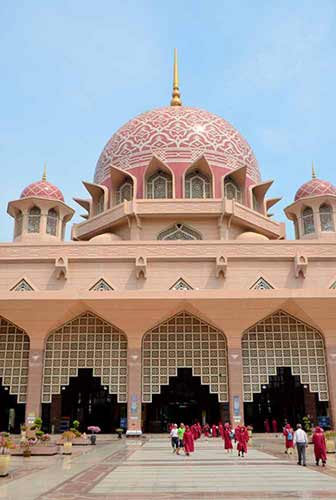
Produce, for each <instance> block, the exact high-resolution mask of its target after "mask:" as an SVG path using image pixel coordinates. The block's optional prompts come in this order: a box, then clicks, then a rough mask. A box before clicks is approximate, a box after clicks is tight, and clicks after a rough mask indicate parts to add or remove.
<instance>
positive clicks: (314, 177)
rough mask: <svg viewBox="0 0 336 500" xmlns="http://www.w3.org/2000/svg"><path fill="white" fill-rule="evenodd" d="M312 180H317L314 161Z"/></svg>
mask: <svg viewBox="0 0 336 500" xmlns="http://www.w3.org/2000/svg"><path fill="white" fill-rule="evenodd" d="M312 179H316V174H315V167H314V162H313V161H312Z"/></svg>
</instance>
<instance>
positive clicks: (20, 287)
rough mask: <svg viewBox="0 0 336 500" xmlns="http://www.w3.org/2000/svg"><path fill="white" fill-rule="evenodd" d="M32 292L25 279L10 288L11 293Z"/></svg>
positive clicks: (32, 289)
mask: <svg viewBox="0 0 336 500" xmlns="http://www.w3.org/2000/svg"><path fill="white" fill-rule="evenodd" d="M13 291H14V292H33V291H34V288H33V287H32V286H31V285H30V284H29V283H28V281H26V280H25V279H22V280H20V281H19V282H18V283H17V284H16V285H14V286H13V288H11V292H13Z"/></svg>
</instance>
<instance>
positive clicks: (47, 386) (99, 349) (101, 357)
mask: <svg viewBox="0 0 336 500" xmlns="http://www.w3.org/2000/svg"><path fill="white" fill-rule="evenodd" d="M42 402H43V403H44V404H43V418H44V420H45V422H46V423H47V424H48V425H49V427H51V426H54V427H55V430H56V431H61V430H63V429H64V428H67V427H68V424H71V422H72V421H73V420H74V419H78V420H79V421H80V423H81V426H80V430H81V431H82V432H83V431H86V429H87V427H88V426H89V425H98V426H99V427H101V428H102V431H103V432H111V431H112V430H113V429H115V428H116V427H120V425H121V424H123V422H125V418H126V402H127V338H126V335H125V334H124V333H122V332H121V331H120V330H118V329H117V328H116V327H114V326H113V325H111V324H109V323H107V322H106V321H104V320H103V319H101V318H99V317H98V316H96V315H94V314H91V313H84V314H82V315H81V316H79V317H77V318H75V319H74V320H72V321H69V322H68V323H66V324H65V325H63V326H62V327H61V328H59V329H58V330H56V331H55V332H53V333H52V334H51V335H50V336H49V337H48V339H47V343H46V350H45V358H44V368H43V392H42ZM98 422H100V424H101V425H99V423H98Z"/></svg>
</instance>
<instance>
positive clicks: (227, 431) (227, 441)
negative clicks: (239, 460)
mask: <svg viewBox="0 0 336 500" xmlns="http://www.w3.org/2000/svg"><path fill="white" fill-rule="evenodd" d="M223 432H224V435H223V440H224V449H225V450H226V451H227V453H229V452H230V451H231V453H232V452H233V445H232V439H231V433H232V431H231V428H230V426H225V428H224V431H223Z"/></svg>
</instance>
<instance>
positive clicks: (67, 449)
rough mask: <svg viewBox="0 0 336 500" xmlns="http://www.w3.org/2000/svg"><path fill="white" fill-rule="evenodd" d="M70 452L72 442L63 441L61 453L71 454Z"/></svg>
mask: <svg viewBox="0 0 336 500" xmlns="http://www.w3.org/2000/svg"><path fill="white" fill-rule="evenodd" d="M71 453H72V443H71V442H65V443H64V445H63V455H71Z"/></svg>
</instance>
